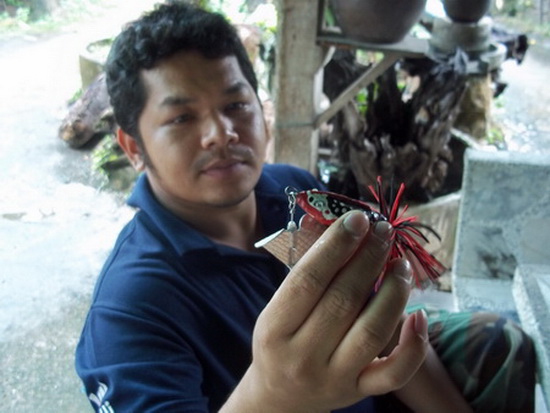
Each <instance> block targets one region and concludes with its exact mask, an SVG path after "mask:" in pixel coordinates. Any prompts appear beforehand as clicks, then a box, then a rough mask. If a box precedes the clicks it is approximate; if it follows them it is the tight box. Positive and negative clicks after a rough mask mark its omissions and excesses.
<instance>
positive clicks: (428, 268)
mask: <svg viewBox="0 0 550 413" xmlns="http://www.w3.org/2000/svg"><path fill="white" fill-rule="evenodd" d="M369 190H370V192H371V194H372V195H373V197H374V199H375V201H376V203H377V204H378V208H377V209H375V208H374V207H372V206H371V205H370V204H368V203H366V202H363V201H359V200H356V199H352V198H349V197H346V196H344V195H340V194H336V193H333V192H326V191H318V190H315V189H311V190H307V191H301V192H297V193H296V194H295V197H296V203H297V204H298V205H299V206H300V207H301V208H302V209H303V210H304V211H305V212H306V213H307V214H308V215H309V216H311V217H312V218H313V219H314V220H316V221H317V222H319V223H320V224H322V225H330V224H332V223H333V222H334V221H336V220H337V219H338V218H339V217H340V216H342V215H343V214H345V213H346V212H348V211H351V210H360V211H363V212H364V213H365V214H366V215H367V217H368V219H369V221H370V222H371V223H375V222H377V221H388V222H389V223H390V224H391V225H392V227H393V229H394V231H393V240H392V241H393V243H392V247H391V251H390V256H389V258H390V259H393V258H397V257H404V258H407V259H408V260H409V262H410V263H411V266H412V269H413V278H414V280H415V284H416V285H417V287H422V286H424V284H425V283H426V281H434V280H436V279H437V278H438V277H439V276H440V275H441V274H442V273H443V272H444V271H445V270H446V268H445V266H444V265H443V264H442V263H441V262H439V260H437V258H435V257H434V256H433V255H432V254H430V253H429V252H428V251H426V250H425V249H424V247H423V245H422V244H421V242H420V241H421V240H422V241H424V242H426V243H427V242H429V241H428V238H427V236H426V235H425V234H424V233H423V232H422V230H425V231H428V232H430V233H432V234H433V235H434V236H435V237H436V238H438V239H439V240H440V237H439V235H438V234H437V232H436V231H435V230H434V229H433V228H431V227H429V226H428V225H425V224H422V223H420V222H418V218H417V217H416V216H405V212H406V211H407V208H408V205H405V206H404V207H403V208H400V203H401V197H402V195H403V192H404V190H405V185H404V184H403V183H402V184H401V185H400V186H399V189H398V191H397V193H396V195H395V196H394V197H392V199H390V200H389V201H386V199H385V197H384V195H383V186H382V180H381V178H380V177H378V179H377V182H376V187H374V186H372V185H371V186H369ZM381 281H382V280H381V279H379V281H378V284H379V283H380V282H381Z"/></svg>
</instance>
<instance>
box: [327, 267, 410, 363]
mask: <svg viewBox="0 0 550 413" xmlns="http://www.w3.org/2000/svg"><path fill="white" fill-rule="evenodd" d="M410 278H411V268H410V264H409V262H408V261H406V260H402V259H396V260H393V261H392V262H390V263H389V264H388V269H387V272H386V275H385V278H384V282H383V283H382V286H381V287H380V289H379V290H378V292H377V293H376V295H374V296H373V297H372V298H371V299H370V301H369V302H368V304H367V305H366V307H365V308H364V309H363V311H362V313H361V314H360V315H359V317H357V319H356V321H355V323H354V324H353V325H352V326H351V328H350V329H349V331H348V333H347V334H346V336H345V338H344V339H343V340H342V342H341V343H340V345H339V346H338V348H337V349H336V351H335V352H334V354H333V355H332V359H331V364H333V365H335V366H338V368H339V369H343V371H345V370H348V369H361V366H363V365H365V364H367V363H369V362H370V361H372V360H373V359H375V358H376V357H377V356H379V355H380V354H381V353H382V351H383V350H384V348H385V347H386V345H387V344H388V342H389V340H390V339H391V338H392V336H393V334H394V332H395V329H396V327H397V325H398V324H399V323H400V321H401V317H402V314H403V310H404V308H405V305H406V304H407V300H408V297H409V292H410Z"/></svg>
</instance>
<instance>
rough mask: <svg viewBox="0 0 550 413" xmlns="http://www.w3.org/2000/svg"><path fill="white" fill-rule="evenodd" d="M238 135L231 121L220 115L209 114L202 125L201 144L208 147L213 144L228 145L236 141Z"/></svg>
mask: <svg viewBox="0 0 550 413" xmlns="http://www.w3.org/2000/svg"><path fill="white" fill-rule="evenodd" d="M238 139H239V136H238V134H237V132H235V129H234V126H233V122H231V120H229V119H227V118H226V117H225V116H222V115H212V116H210V117H209V118H208V119H207V120H206V122H205V125H204V129H203V134H202V145H203V147H204V148H209V147H212V146H215V145H221V146H224V145H228V144H229V143H233V142H236V141H238Z"/></svg>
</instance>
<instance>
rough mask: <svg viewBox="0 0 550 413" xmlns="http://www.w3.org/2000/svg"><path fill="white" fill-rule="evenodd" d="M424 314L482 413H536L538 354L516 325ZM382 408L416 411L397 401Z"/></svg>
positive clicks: (450, 367) (436, 344)
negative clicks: (536, 357) (426, 315)
mask: <svg viewBox="0 0 550 413" xmlns="http://www.w3.org/2000/svg"><path fill="white" fill-rule="evenodd" d="M419 308H422V307H421V306H415V307H411V308H409V309H408V311H411V312H412V311H416V310H418V309H419ZM424 309H425V310H426V312H427V313H428V317H429V322H430V324H429V335H430V342H431V343H432V346H433V348H434V349H435V351H436V352H437V353H438V355H439V357H440V359H441V361H442V362H443V364H444V365H445V367H446V368H447V371H448V372H449V374H450V376H451V378H452V379H453V381H454V382H455V383H456V385H457V387H458V388H459V389H460V391H461V392H462V394H463V395H464V397H465V398H466V400H467V401H468V402H469V404H470V405H471V406H472V408H473V410H474V411H475V412H476V413H477V412H479V413H531V412H534V409H535V406H534V403H535V370H536V359H535V350H534V347H533V344H532V341H531V339H530V338H529V337H528V336H527V335H526V334H525V333H524V332H523V331H522V330H521V329H520V328H519V327H518V326H517V325H516V324H515V323H514V322H512V321H511V320H509V319H507V318H505V317H502V316H500V315H498V314H492V313H467V312H464V313H460V312H459V313H454V312H448V311H441V310H434V309H430V308H426V307H424ZM377 406H379V407H378V411H380V412H384V413H385V412H391V413H400V412H409V411H410V410H409V409H407V408H405V407H404V406H403V405H402V404H400V403H399V402H398V401H397V400H395V399H393V398H392V397H384V398H382V399H381V400H380V401H379V403H377Z"/></svg>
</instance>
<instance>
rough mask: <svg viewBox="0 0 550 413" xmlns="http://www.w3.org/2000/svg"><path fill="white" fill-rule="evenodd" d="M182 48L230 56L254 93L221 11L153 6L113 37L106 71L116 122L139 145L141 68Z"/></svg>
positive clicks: (250, 71)
mask: <svg viewBox="0 0 550 413" xmlns="http://www.w3.org/2000/svg"><path fill="white" fill-rule="evenodd" d="M182 50H196V51H198V52H200V53H201V54H203V56H204V57H206V58H212V59H215V58H221V57H226V56H235V57H236V58H237V61H238V63H239V67H240V68H241V70H242V72H243V75H244V76H245V78H246V79H247V80H248V82H249V83H250V85H251V86H252V88H253V89H254V91H255V92H256V93H257V90H258V81H257V79H256V75H255V73H254V68H253V67H252V64H251V62H250V59H249V58H248V55H247V53H246V49H245V48H244V46H243V44H242V42H241V40H240V38H239V36H238V34H237V31H236V30H235V28H234V27H233V25H231V23H229V22H228V21H227V20H226V19H225V18H224V17H223V16H222V15H220V14H217V13H211V12H208V11H206V10H203V9H200V8H198V7H196V6H192V5H190V4H188V3H183V2H182V1H171V2H169V3H166V4H160V5H157V6H156V7H155V9H154V10H153V11H151V12H149V13H147V14H144V15H143V16H142V17H141V18H140V19H138V20H136V21H134V22H132V23H130V24H129V25H128V26H126V27H125V29H124V30H123V31H122V32H121V33H120V34H119V35H118V36H117V38H116V39H115V41H114V43H113V45H112V47H111V51H110V53H109V57H108V58H107V63H106V70H105V72H106V77H107V90H108V92H109V96H110V99H111V105H112V107H113V112H114V115H115V119H116V122H117V123H118V125H119V126H120V128H122V130H124V131H125V132H126V133H128V134H129V135H131V136H132V137H134V138H135V139H136V140H137V142H138V144H140V145H141V144H142V141H141V135H140V132H139V128H138V120H139V116H140V115H141V112H142V110H143V108H144V106H145V102H146V99H147V94H146V90H145V86H144V85H143V82H142V80H141V76H140V72H141V70H147V69H152V68H153V67H154V66H155V65H156V64H157V63H158V62H159V60H162V59H164V58H167V57H170V56H172V55H173V54H175V53H177V52H179V51H182Z"/></svg>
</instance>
